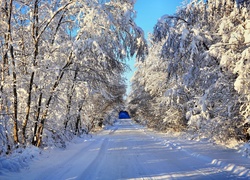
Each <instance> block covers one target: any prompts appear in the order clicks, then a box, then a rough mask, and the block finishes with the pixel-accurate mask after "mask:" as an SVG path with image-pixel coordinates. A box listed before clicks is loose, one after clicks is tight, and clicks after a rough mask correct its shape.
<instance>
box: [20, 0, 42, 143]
mask: <svg viewBox="0 0 250 180" xmlns="http://www.w3.org/2000/svg"><path fill="white" fill-rule="evenodd" d="M33 21H34V22H33V26H32V34H33V41H34V47H35V49H34V57H33V66H34V67H35V66H36V65H37V56H38V39H37V37H38V23H39V22H38V0H36V1H35V2H34V12H33ZM34 76H35V72H34V71H33V72H32V73H31V77H30V83H29V89H28V99H27V107H26V116H25V119H24V120H23V124H22V143H23V144H25V142H26V127H27V124H28V121H29V116H30V109H31V96H32V87H33V82H34Z"/></svg>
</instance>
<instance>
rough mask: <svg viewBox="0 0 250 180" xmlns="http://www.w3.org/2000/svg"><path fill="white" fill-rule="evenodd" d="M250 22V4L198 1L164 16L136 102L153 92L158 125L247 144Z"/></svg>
mask: <svg viewBox="0 0 250 180" xmlns="http://www.w3.org/2000/svg"><path fill="white" fill-rule="evenodd" d="M248 19H249V5H248V4H246V3H245V4H244V5H240V6H239V4H235V2H234V1H231V0H218V1H206V2H203V1H199V0H194V1H191V2H190V3H188V4H187V5H185V6H184V7H183V8H180V9H179V10H178V11H177V12H176V14H174V15H164V16H162V17H161V19H160V20H159V21H158V23H157V24H156V26H155V28H154V32H153V35H152V37H151V41H152V42H151V46H150V49H149V56H148V57H147V58H146V60H145V63H144V64H142V65H140V66H138V70H137V72H136V76H135V77H134V80H133V83H135V82H136V83H137V84H138V82H139V83H141V87H142V88H141V90H140V91H141V92H138V90H139V89H138V87H135V88H136V89H137V91H136V94H134V93H133V92H132V94H131V96H130V97H131V102H133V101H134V99H136V97H137V95H138V94H145V92H146V93H148V94H150V97H151V98H153V99H154V101H148V103H149V104H147V107H150V110H149V111H151V112H154V113H152V117H153V116H154V117H155V118H152V119H154V120H153V121H155V124H157V125H158V126H164V127H167V128H172V129H173V128H174V127H173V126H170V124H173V122H175V123H174V124H175V128H174V129H181V128H176V127H178V126H179V127H183V126H186V127H187V130H191V131H192V132H195V133H199V134H200V135H201V136H205V137H210V138H213V139H215V140H219V141H223V142H226V141H227V140H230V139H231V138H236V139H244V140H246V139H247V137H248V135H247V132H246V124H245V123H246V122H247V121H246V120H248V119H249V103H248V102H249V99H248V98H249V80H248V79H249V77H248V75H249V65H248V64H249V63H248V61H247V57H248V53H249V47H248V45H249V42H248V41H249V37H248V32H249V29H248V28H247V27H248V24H249V22H248V21H249V20H248ZM158 65H159V67H160V68H159V67H158ZM143 72H146V73H143ZM162 82H163V83H162ZM162 84H163V85H162ZM141 101H143V99H141ZM138 103H140V102H138ZM159 107H160V108H159ZM159 109H160V110H161V111H163V113H165V114H164V115H163V116H161V115H162V114H163V113H162V112H161V111H159ZM156 112H158V113H156ZM135 114H136V113H135ZM177 117H178V118H177ZM183 118H184V119H183ZM159 124H160V125H159ZM164 127H161V129H165V128H164ZM182 129H183V128H182Z"/></svg>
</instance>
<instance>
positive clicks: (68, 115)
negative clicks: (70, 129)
mask: <svg viewBox="0 0 250 180" xmlns="http://www.w3.org/2000/svg"><path fill="white" fill-rule="evenodd" d="M78 71H79V68H78V67H76V70H75V74H74V79H73V84H72V86H71V88H70V89H69V94H68V104H67V114H66V121H65V122H64V129H65V130H66V129H67V125H68V122H69V120H70V111H71V103H72V98H73V94H74V91H75V82H76V77H77V74H78Z"/></svg>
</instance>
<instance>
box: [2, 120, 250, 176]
mask: <svg viewBox="0 0 250 180" xmlns="http://www.w3.org/2000/svg"><path fill="white" fill-rule="evenodd" d="M31 149H32V148H31ZM31 149H29V151H27V152H29V153H22V155H21V156H25V157H26V158H27V159H28V160H26V161H25V162H26V163H24V164H25V165H24V166H23V168H22V169H20V170H19V168H16V169H15V168H12V166H11V165H10V164H11V163H12V164H15V163H14V162H12V160H16V161H17V159H18V158H13V156H11V157H10V158H9V159H6V158H5V159H3V158H0V179H1V180H15V179H18V180H22V179H25V180H29V179H36V180H39V179H41V180H46V179H47V180H51V179H53V180H59V179H60V180H63V179H65V180H72V179H86V180H91V179H101V180H105V179H107V180H111V179H249V178H250V161H249V159H248V158H244V157H242V156H241V154H240V153H237V151H236V150H233V149H226V148H224V147H221V146H218V145H214V144H212V143H209V142H207V141H194V140H188V139H187V138H184V137H180V136H174V135H169V134H163V133H156V132H154V131H152V130H149V129H147V128H144V127H141V126H139V125H136V124H134V123H133V122H132V121H131V120H119V121H118V122H117V123H116V124H115V125H114V126H111V127H107V128H105V129H104V130H102V131H101V132H99V133H97V134H93V135H92V137H89V138H82V139H80V138H79V139H77V141H75V142H74V143H72V144H69V145H68V147H67V148H66V149H65V150H60V149H50V150H44V151H42V152H41V153H40V152H39V150H38V149H36V148H34V149H33V150H31ZM38 152H39V153H38ZM31 154H33V155H31ZM31 156H34V157H36V158H32V159H31ZM19 159H20V158H19ZM22 159H25V158H22ZM8 163H9V164H8ZM16 163H17V164H18V162H16Z"/></svg>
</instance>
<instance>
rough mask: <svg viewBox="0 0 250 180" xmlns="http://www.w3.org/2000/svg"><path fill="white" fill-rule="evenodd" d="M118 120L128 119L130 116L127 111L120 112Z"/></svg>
mask: <svg viewBox="0 0 250 180" xmlns="http://www.w3.org/2000/svg"><path fill="white" fill-rule="evenodd" d="M119 119H130V116H129V114H128V112H127V111H120V113H119Z"/></svg>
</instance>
